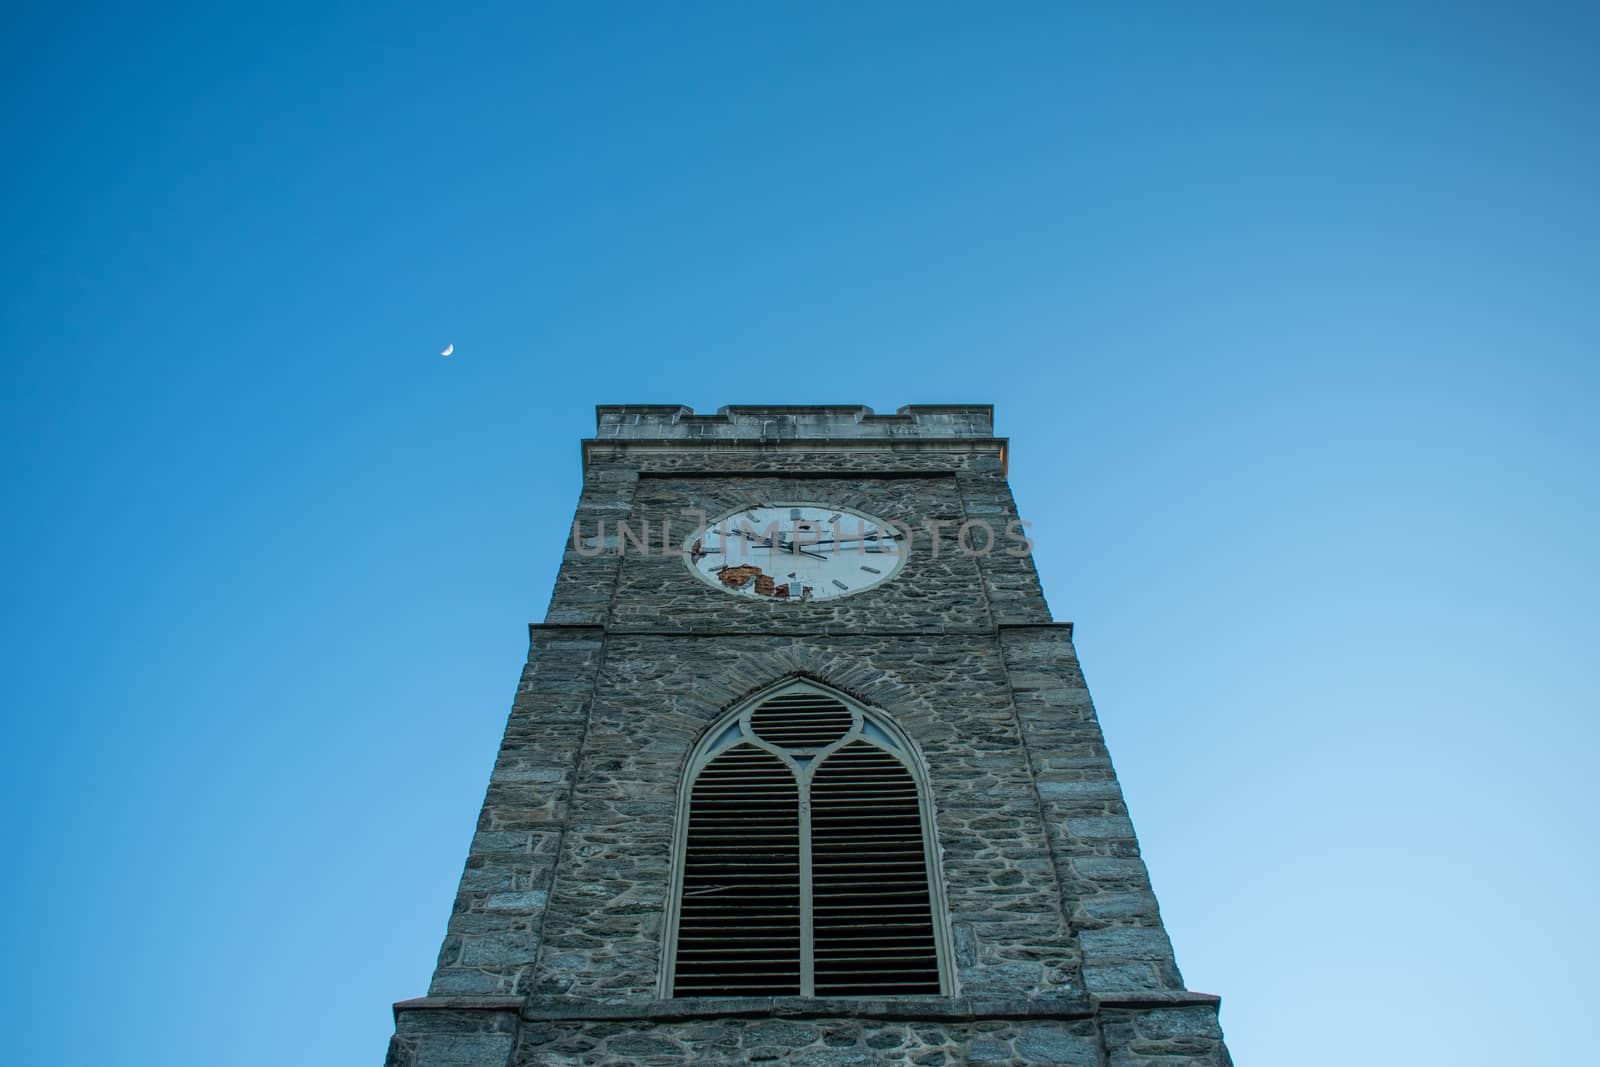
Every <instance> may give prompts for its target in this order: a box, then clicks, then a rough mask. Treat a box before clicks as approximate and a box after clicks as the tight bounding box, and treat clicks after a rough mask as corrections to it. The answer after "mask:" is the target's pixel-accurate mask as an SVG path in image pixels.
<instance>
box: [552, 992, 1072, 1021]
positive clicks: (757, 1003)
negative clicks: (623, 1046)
mask: <svg viewBox="0 0 1600 1067" xmlns="http://www.w3.org/2000/svg"><path fill="white" fill-rule="evenodd" d="M1094 1010H1095V1009H1094V1006H1093V1004H1091V1002H1090V1001H1089V1000H1087V999H1085V998H1082V997H903V998H895V999H886V998H870V997H868V998H857V997H680V998H675V999H672V1000H650V1001H632V1002H628V1003H621V1004H596V1003H594V1002H593V1001H576V1000H566V999H563V998H560V997H530V998H529V999H528V1002H527V1004H526V1005H525V1006H524V1007H523V1010H522V1017H523V1018H524V1019H529V1020H542V1021H555V1020H594V1021H600V1020H610V1019H647V1020H650V1021H671V1020H678V1019H710V1018H728V1017H733V1016H763V1017H769V1018H781V1019H830V1018H844V1019H930V1020H975V1019H1087V1018H1090V1017H1091V1016H1093V1015H1094Z"/></svg>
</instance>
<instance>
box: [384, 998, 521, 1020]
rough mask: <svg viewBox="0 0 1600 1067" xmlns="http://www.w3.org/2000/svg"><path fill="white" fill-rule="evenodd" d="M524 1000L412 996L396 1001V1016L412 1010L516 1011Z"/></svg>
mask: <svg viewBox="0 0 1600 1067" xmlns="http://www.w3.org/2000/svg"><path fill="white" fill-rule="evenodd" d="M523 1001H524V998H522V997H473V996H457V997H412V998H411V999H410V1000H397V1001H395V1004H394V1017H395V1021H396V1022H398V1021H399V1020H400V1015H401V1013H403V1012H412V1011H451V1012H458V1011H484V1012H516V1011H521V1010H522V1005H523Z"/></svg>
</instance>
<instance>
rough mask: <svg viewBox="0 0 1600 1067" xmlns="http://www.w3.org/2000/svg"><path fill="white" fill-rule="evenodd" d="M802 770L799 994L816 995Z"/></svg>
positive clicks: (807, 799)
mask: <svg viewBox="0 0 1600 1067" xmlns="http://www.w3.org/2000/svg"><path fill="white" fill-rule="evenodd" d="M808 777H809V776H808V775H807V774H806V773H805V770H804V769H802V770H801V771H800V773H799V775H798V778H799V794H800V995H801V996H803V997H814V996H816V995H817V967H816V954H815V952H814V951H813V949H812V946H813V944H814V941H815V939H814V937H813V936H812V931H813V928H814V926H815V923H814V921H813V916H812V911H811V783H810V782H809V781H808V780H807V778H808Z"/></svg>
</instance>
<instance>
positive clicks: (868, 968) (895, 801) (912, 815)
mask: <svg viewBox="0 0 1600 1067" xmlns="http://www.w3.org/2000/svg"><path fill="white" fill-rule="evenodd" d="M811 806H812V824H811V840H812V848H813V850H814V855H815V858H814V861H813V862H814V871H815V874H814V877H813V884H812V897H813V909H814V912H815V916H814V920H813V921H814V925H815V933H814V941H815V971H816V993H817V995H818V996H853V995H870V994H882V993H889V992H894V993H938V992H939V964H938V958H937V954H936V952H935V949H934V940H933V917H932V906H931V902H930V900H929V896H928V885H927V871H926V866H925V860H924V858H923V840H922V815H921V811H920V809H919V807H918V804H917V788H916V782H915V781H914V780H913V779H912V777H911V774H910V772H909V771H907V770H906V768H905V767H904V766H903V765H902V764H901V763H900V761H899V760H897V759H896V758H895V757H894V756H892V755H890V754H889V753H888V752H885V751H883V750H882V749H879V748H876V747H874V746H872V745H868V744H865V743H863V742H860V741H856V742H852V743H851V744H849V745H846V746H845V747H844V748H842V749H840V750H838V751H837V752H835V753H833V754H832V755H831V756H829V757H827V758H826V759H825V760H824V761H823V763H822V764H821V765H820V766H818V767H817V770H816V776H815V778H814V779H813V780H812V785H811ZM886 854H894V855H897V856H904V857H906V858H905V859H904V860H899V861H896V862H885V860H886V858H887V857H886Z"/></svg>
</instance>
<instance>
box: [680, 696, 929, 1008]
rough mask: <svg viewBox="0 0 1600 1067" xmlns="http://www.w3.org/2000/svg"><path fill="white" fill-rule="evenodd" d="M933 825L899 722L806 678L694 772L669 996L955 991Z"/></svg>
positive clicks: (716, 744) (736, 722) (724, 736)
mask: <svg viewBox="0 0 1600 1067" xmlns="http://www.w3.org/2000/svg"><path fill="white" fill-rule="evenodd" d="M931 825H932V821H931V819H930V818H929V811H928V800H927V789H926V786H925V783H924V782H923V777H922V773H921V770H920V765H919V764H918V762H917V760H916V758H915V756H914V755H913V753H912V751H911V748H910V745H909V743H908V742H907V741H906V740H905V739H904V738H903V737H902V736H901V735H900V733H899V731H898V730H897V729H896V728H895V727H894V725H893V724H892V722H890V721H889V720H888V719H886V718H883V717H882V716H881V715H879V714H878V713H876V712H872V711H869V710H868V709H866V708H864V707H862V706H861V705H859V704H857V703H856V702H854V701H852V700H850V699H849V698H847V697H845V696H843V694H838V693H834V692H832V691H830V690H827V689H825V688H824V687H822V686H819V685H816V684H814V683H809V682H801V681H798V680H797V681H791V682H787V683H784V684H781V685H779V686H777V687H775V688H774V689H772V690H770V691H768V692H767V693H764V694H762V695H760V696H758V697H756V698H754V699H752V700H750V701H748V702H747V703H746V704H745V705H744V706H743V707H742V708H740V709H738V710H737V711H735V712H733V713H730V715H729V716H727V717H726V718H724V719H723V720H722V722H721V723H719V724H718V725H717V726H716V727H714V728H713V729H711V730H709V731H708V732H707V735H706V739H705V740H704V741H702V742H701V744H700V745H699V747H698V748H697V749H696V750H695V753H694V756H693V758H692V759H691V760H690V762H689V767H688V770H687V773H686V775H685V781H684V789H683V790H682V795H681V803H680V807H679V820H678V840H677V849H678V851H677V868H676V870H677V876H676V877H677V887H676V888H677V893H676V894H675V895H674V898H673V908H672V915H671V921H670V922H669V940H668V945H667V953H666V956H667V967H666V976H667V977H666V983H665V984H666V992H667V994H668V995H669V996H675V997H727V996H819V997H827V996H898V995H908V994H923V995H928V994H939V993H942V992H944V991H945V990H946V989H947V988H948V980H947V978H946V973H947V965H946V963H945V958H944V957H945V953H944V951H943V945H944V941H945V938H944V934H943V925H942V922H941V921H940V919H939V916H940V915H941V914H942V907H941V906H940V898H941V894H940V893H939V890H938V871H937V868H936V865H935V863H934V857H935V856H936V855H937V851H936V849H935V848H934V847H933V841H932V837H931V831H930V827H931Z"/></svg>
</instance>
